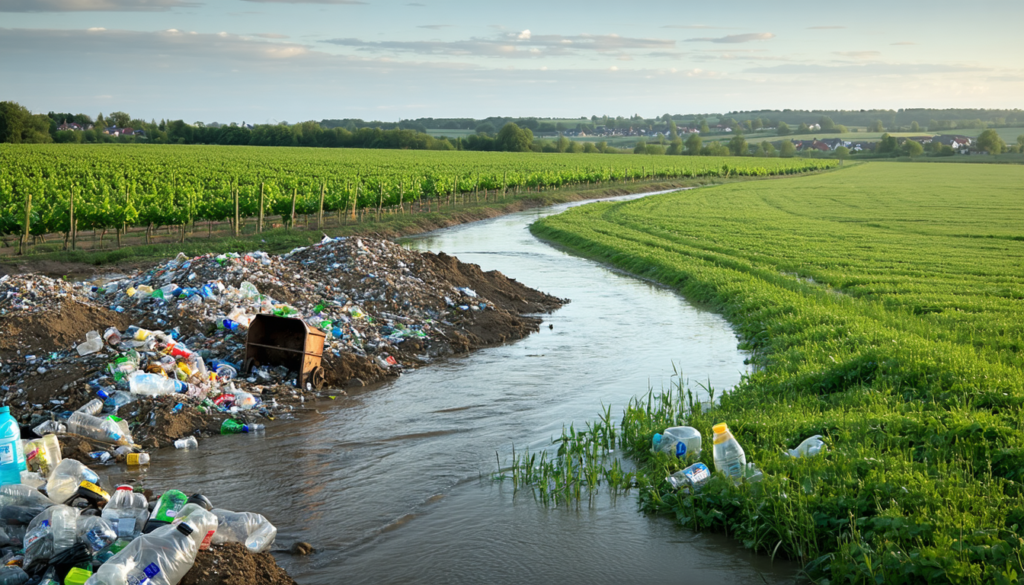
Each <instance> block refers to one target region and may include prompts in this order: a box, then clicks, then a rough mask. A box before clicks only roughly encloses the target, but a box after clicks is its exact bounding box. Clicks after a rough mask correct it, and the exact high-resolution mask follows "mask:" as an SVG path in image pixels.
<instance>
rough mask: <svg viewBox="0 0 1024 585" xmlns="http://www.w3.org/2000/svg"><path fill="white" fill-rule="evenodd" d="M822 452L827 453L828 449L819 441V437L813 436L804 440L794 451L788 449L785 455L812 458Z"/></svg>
mask: <svg viewBox="0 0 1024 585" xmlns="http://www.w3.org/2000/svg"><path fill="white" fill-rule="evenodd" d="M823 451H828V447H827V446H825V442H824V441H822V440H821V435H814V436H813V437H808V438H806V439H804V440H803V442H802V443H800V445H799V446H797V448H796V449H790V450H789V451H787V453H789V456H790V457H814V456H815V455H817V454H818V453H821V452H823Z"/></svg>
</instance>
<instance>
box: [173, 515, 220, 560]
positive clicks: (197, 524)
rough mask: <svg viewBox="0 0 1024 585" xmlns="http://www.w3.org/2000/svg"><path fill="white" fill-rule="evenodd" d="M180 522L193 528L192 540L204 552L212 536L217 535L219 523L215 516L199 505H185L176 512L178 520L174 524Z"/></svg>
mask: <svg viewBox="0 0 1024 585" xmlns="http://www.w3.org/2000/svg"><path fill="white" fill-rule="evenodd" d="M180 522H188V523H189V524H190V525H191V526H192V527H194V528H195V532H193V533H192V540H195V541H196V545H197V546H198V547H199V550H206V549H208V548H210V543H211V542H212V541H213V536H214V534H216V533H217V527H218V525H219V522H220V521H219V520H218V518H217V515H216V514H214V513H213V512H211V511H210V510H207V509H206V508H204V507H203V506H200V505H199V504H192V503H189V504H185V507H183V508H182V509H181V510H180V511H179V512H178V519H177V520H175V521H174V523H175V524H178V523H180Z"/></svg>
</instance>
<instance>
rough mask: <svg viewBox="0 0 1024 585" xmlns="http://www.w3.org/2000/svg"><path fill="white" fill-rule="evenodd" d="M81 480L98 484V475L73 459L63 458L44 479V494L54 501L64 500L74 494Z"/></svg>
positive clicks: (61, 501) (60, 501)
mask: <svg viewBox="0 0 1024 585" xmlns="http://www.w3.org/2000/svg"><path fill="white" fill-rule="evenodd" d="M83 481H88V482H90V483H94V484H98V483H99V481H100V476H98V475H96V472H94V471H93V470H91V469H89V468H88V467H86V466H85V465H82V464H81V463H79V462H78V461H75V460H74V459H65V460H63V461H61V462H60V464H59V465H57V467H56V468H54V470H53V473H51V474H50V478H49V479H48V480H46V495H47V496H49V497H50V499H51V500H53V501H54V502H58V503H63V502H66V501H68V500H69V499H71V497H72V496H74V495H75V493H76V492H77V491H78V486H80V485H82V482H83Z"/></svg>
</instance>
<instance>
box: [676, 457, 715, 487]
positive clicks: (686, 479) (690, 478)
mask: <svg viewBox="0 0 1024 585" xmlns="http://www.w3.org/2000/svg"><path fill="white" fill-rule="evenodd" d="M709 479H711V470H709V469H708V466H707V465H704V464H703V463H694V464H693V465H691V466H689V467H687V468H686V469H683V470H681V471H677V472H675V473H673V474H672V475H670V476H669V477H668V482H669V483H670V484H672V487H674V488H675V489H680V488H684V487H685V488H690V489H691V490H694V491H696V490H699V489H700V487H701V486H702V485H704V484H705V483H707V481H708V480H709Z"/></svg>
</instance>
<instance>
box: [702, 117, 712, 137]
mask: <svg viewBox="0 0 1024 585" xmlns="http://www.w3.org/2000/svg"><path fill="white" fill-rule="evenodd" d="M708 132H711V129H710V128H708V121H707V120H701V121H700V133H701V134H707V133H708Z"/></svg>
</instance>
